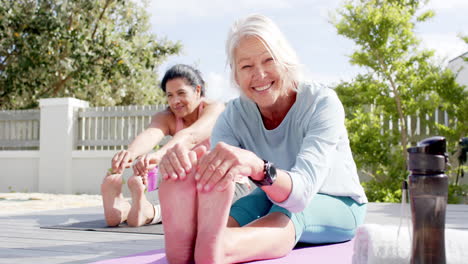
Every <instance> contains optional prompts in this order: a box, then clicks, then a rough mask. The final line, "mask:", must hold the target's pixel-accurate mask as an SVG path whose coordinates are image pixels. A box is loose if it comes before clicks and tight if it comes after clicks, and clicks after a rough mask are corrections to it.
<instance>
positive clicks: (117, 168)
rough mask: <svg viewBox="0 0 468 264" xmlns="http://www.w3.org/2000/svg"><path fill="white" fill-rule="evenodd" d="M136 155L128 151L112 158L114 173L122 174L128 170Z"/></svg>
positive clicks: (123, 151)
mask: <svg viewBox="0 0 468 264" xmlns="http://www.w3.org/2000/svg"><path fill="white" fill-rule="evenodd" d="M134 158H135V154H134V153H133V152H131V151H128V150H121V151H119V152H117V153H116V154H115V155H114V157H113V158H112V173H113V174H121V173H123V171H124V170H125V169H126V168H130V166H131V165H132V162H133V159H134Z"/></svg>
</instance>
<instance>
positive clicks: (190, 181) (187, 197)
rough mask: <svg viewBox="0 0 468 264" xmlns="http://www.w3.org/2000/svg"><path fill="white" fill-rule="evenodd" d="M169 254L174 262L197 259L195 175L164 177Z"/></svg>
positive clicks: (161, 195)
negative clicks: (173, 177)
mask: <svg viewBox="0 0 468 264" xmlns="http://www.w3.org/2000/svg"><path fill="white" fill-rule="evenodd" d="M159 200H160V201H161V209H162V219H163V223H164V225H163V226H164V237H165V246H166V256H167V259H168V260H169V263H171V264H174V263H175V264H178V263H191V262H193V252H194V246H195V235H196V232H197V231H196V227H197V217H196V216H197V215H196V208H197V191H196V188H195V179H194V178H193V175H189V176H188V177H187V178H186V179H185V180H183V181H180V180H178V181H173V180H168V181H163V182H162V183H161V185H160V187H159Z"/></svg>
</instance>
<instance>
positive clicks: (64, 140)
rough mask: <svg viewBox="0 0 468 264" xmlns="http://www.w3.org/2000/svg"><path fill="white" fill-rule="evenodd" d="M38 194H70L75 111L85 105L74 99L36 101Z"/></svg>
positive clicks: (86, 104) (87, 104)
mask: <svg viewBox="0 0 468 264" xmlns="http://www.w3.org/2000/svg"><path fill="white" fill-rule="evenodd" d="M39 106H40V109H41V122H40V126H41V127H40V151H39V157H40V160H39V180H38V183H39V184H38V185H39V186H38V187H39V188H38V189H39V192H47V193H68V194H69V193H71V192H72V186H71V183H72V151H73V148H74V139H75V131H76V129H75V126H76V122H75V120H76V118H75V117H76V112H77V111H76V110H77V109H78V108H86V107H88V106H89V103H88V102H86V101H82V100H78V99H74V98H47V99H40V100H39Z"/></svg>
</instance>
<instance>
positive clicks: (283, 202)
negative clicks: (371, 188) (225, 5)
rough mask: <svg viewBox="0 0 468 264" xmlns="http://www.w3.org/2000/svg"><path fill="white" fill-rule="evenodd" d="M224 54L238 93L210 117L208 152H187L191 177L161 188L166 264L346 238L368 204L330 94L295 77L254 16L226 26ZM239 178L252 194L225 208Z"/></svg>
mask: <svg viewBox="0 0 468 264" xmlns="http://www.w3.org/2000/svg"><path fill="white" fill-rule="evenodd" d="M226 52H227V56H228V62H229V65H230V67H231V71H232V77H233V81H234V83H235V84H236V85H237V86H238V87H239V88H240V89H241V91H242V96H241V97H240V98H238V99H235V100H233V101H231V102H230V103H229V104H228V105H227V107H226V110H225V111H224V112H223V113H222V114H221V116H220V117H219V118H218V120H217V122H216V125H215V128H214V130H213V134H212V137H211V150H206V149H205V148H204V147H200V148H197V149H195V150H194V152H193V153H191V154H190V156H191V160H192V162H193V163H197V165H196V172H195V173H194V175H193V177H187V179H185V180H184V181H178V182H176V181H165V182H163V183H162V185H161V189H160V199H161V205H162V216H163V221H164V229H165V233H166V237H165V241H166V253H167V258H168V260H169V262H171V263H187V262H190V261H193V260H194V261H195V262H196V263H237V262H245V261H251V260H257V259H270V258H278V257H282V256H284V255H286V254H288V253H289V252H290V251H291V250H292V249H293V248H294V246H295V245H296V243H297V242H299V241H301V242H306V243H333V242H342V241H347V240H350V239H351V238H352V237H353V236H354V233H355V230H356V228H357V227H358V225H360V224H361V223H363V220H364V216H365V211H366V202H367V199H366V196H365V193H364V191H363V189H362V187H361V185H360V183H359V178H358V175H357V173H356V166H355V163H354V161H353V158H352V154H351V149H350V147H349V141H348V136H347V132H346V128H345V125H344V110H343V107H342V104H341V102H340V101H339V99H338V97H337V95H336V94H335V93H334V91H333V90H331V89H328V88H324V87H318V86H314V85H312V84H309V83H307V82H304V81H303V80H302V79H301V77H300V74H299V73H300V71H299V62H298V59H297V57H296V55H295V52H294V50H293V49H292V48H291V47H290V45H289V44H288V42H287V41H286V39H285V38H284V37H283V35H282V33H281V32H280V30H279V29H278V28H277V26H276V25H275V24H274V23H273V22H272V21H271V20H270V19H268V18H267V17H264V16H262V15H250V16H248V17H246V18H244V19H241V20H238V21H237V22H236V23H235V24H234V25H233V27H232V29H231V31H230V32H229V35H228V39H227V43H226ZM242 177H244V178H246V177H248V178H250V179H251V180H252V181H253V182H254V183H255V184H256V185H257V186H259V188H258V189H256V190H255V191H253V192H252V193H251V194H249V195H247V196H245V197H243V198H241V199H239V200H238V201H237V202H235V203H234V204H233V205H232V206H231V203H230V201H231V199H232V197H233V194H234V184H233V181H234V180H235V179H238V178H242ZM175 199H182V201H175ZM174 205H176V206H174Z"/></svg>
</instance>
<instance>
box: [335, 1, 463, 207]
mask: <svg viewBox="0 0 468 264" xmlns="http://www.w3.org/2000/svg"><path fill="white" fill-rule="evenodd" d="M423 4H424V3H423V1H415V0H348V1H345V3H344V4H343V6H342V7H341V8H339V9H338V10H337V13H336V14H335V17H334V18H333V19H332V23H333V24H334V25H335V27H336V29H337V31H338V34H340V35H343V36H345V37H347V38H349V39H351V40H353V41H354V42H355V44H356V48H355V51H354V52H353V53H352V55H351V56H350V62H351V64H354V65H358V66H361V67H363V68H364V69H366V70H367V73H365V74H360V75H358V76H357V77H356V78H355V79H354V80H353V81H351V82H342V83H340V84H339V85H337V87H336V91H337V93H338V94H339V96H340V98H341V100H342V101H343V104H344V106H345V108H346V111H347V121H346V122H347V127H348V130H349V134H350V141H351V147H352V149H353V153H354V156H355V158H356V163H357V165H358V167H359V168H360V169H361V171H363V172H364V173H365V174H367V175H369V176H371V177H372V180H370V181H369V182H367V183H364V187H365V188H366V193H367V195H368V196H369V198H370V200H372V201H387V202H395V201H399V197H400V195H399V194H400V191H399V190H400V186H401V181H402V180H403V179H404V178H406V175H407V172H406V166H405V164H406V158H407V152H406V148H407V147H408V146H409V145H410V144H414V143H416V141H417V140H420V139H421V138H418V137H417V136H416V135H415V134H414V131H413V130H414V129H410V128H411V126H410V124H408V123H407V120H408V119H407V117H408V116H422V117H424V116H425V115H428V116H432V115H433V114H434V112H435V110H436V109H439V110H441V111H446V112H447V113H448V115H449V117H450V123H449V125H448V126H445V125H442V124H437V123H435V122H428V123H425V124H422V125H427V126H429V128H430V131H431V132H433V133H434V135H443V136H445V137H447V140H448V142H449V149H453V148H455V145H456V143H457V141H458V139H459V138H460V137H462V136H463V135H466V134H467V132H468V125H467V118H468V102H467V98H468V93H467V91H466V90H464V88H463V87H462V86H460V85H459V84H457V83H456V81H455V75H454V74H453V73H452V72H451V71H450V70H447V69H444V68H443V67H442V66H440V65H437V64H436V63H435V62H434V61H433V59H432V58H433V54H434V52H433V51H430V50H422V49H420V48H419V43H420V41H419V40H418V38H417V37H416V36H415V33H414V27H415V25H416V24H417V23H420V22H424V21H426V20H428V19H430V18H431V17H433V16H434V12H433V11H425V12H421V7H422V5H423ZM389 122H390V123H392V124H393V129H390V127H389V126H387V125H383V124H388V123H389Z"/></svg>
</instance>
